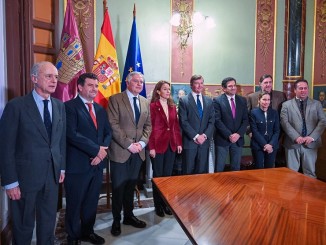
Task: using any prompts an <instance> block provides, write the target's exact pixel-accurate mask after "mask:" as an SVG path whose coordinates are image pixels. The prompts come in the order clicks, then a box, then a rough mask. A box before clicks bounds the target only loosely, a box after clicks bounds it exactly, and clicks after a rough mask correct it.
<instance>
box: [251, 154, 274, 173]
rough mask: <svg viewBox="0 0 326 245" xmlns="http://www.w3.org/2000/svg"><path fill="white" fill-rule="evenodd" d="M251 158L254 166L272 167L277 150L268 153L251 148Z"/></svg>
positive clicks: (257, 167)
mask: <svg viewBox="0 0 326 245" xmlns="http://www.w3.org/2000/svg"><path fill="white" fill-rule="evenodd" d="M251 153H252V156H253V160H254V163H255V168H256V169H260V168H274V167H275V159H276V153H277V150H274V151H273V152H272V153H270V154H268V153H267V152H265V151H262V150H251Z"/></svg>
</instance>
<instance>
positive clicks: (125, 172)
mask: <svg viewBox="0 0 326 245" xmlns="http://www.w3.org/2000/svg"><path fill="white" fill-rule="evenodd" d="M141 164H142V160H141V158H140V156H139V154H131V156H130V157H129V159H128V160H127V161H126V162H124V163H118V162H114V161H111V162H110V174H111V181H112V214H113V219H114V221H120V220H121V211H122V207H123V214H124V217H131V216H133V215H134V214H133V209H134V190H135V186H136V184H137V180H138V175H139V171H140V167H141Z"/></svg>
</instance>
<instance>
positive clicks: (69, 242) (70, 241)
mask: <svg viewBox="0 0 326 245" xmlns="http://www.w3.org/2000/svg"><path fill="white" fill-rule="evenodd" d="M79 244H80V241H79V240H73V239H69V238H68V239H67V245H79Z"/></svg>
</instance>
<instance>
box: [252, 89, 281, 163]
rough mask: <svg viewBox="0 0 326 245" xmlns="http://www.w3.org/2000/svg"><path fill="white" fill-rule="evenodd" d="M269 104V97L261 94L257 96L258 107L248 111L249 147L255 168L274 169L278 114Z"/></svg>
mask: <svg viewBox="0 0 326 245" xmlns="http://www.w3.org/2000/svg"><path fill="white" fill-rule="evenodd" d="M270 103H271V97H270V95H269V94H268V93H266V92H263V93H261V94H259V96H258V104H259V107H257V108H254V109H252V110H251V111H250V128H251V130H252V138H251V143H250V146H251V150H252V156H253V159H254V163H255V168H273V167H275V157H276V152H277V149H278V136H279V134H280V120H279V115H278V112H277V111H276V110H274V109H272V108H271V107H270Z"/></svg>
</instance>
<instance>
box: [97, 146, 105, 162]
mask: <svg viewBox="0 0 326 245" xmlns="http://www.w3.org/2000/svg"><path fill="white" fill-rule="evenodd" d="M107 149H108V147H107V146H100V150H99V151H98V153H97V157H98V158H100V159H101V161H103V159H104V158H105V157H106V156H107V154H108V152H107ZM94 159H95V158H94Z"/></svg>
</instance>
